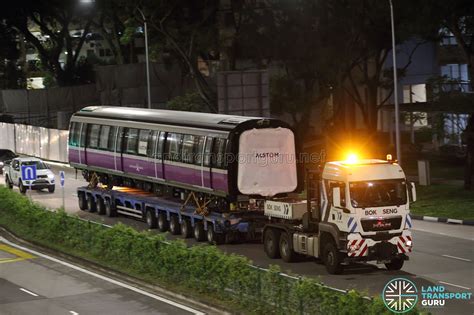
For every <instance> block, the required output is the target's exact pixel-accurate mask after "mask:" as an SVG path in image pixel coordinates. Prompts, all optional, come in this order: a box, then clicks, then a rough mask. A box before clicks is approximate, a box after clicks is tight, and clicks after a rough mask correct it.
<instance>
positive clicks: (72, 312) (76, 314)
mask: <svg viewBox="0 0 474 315" xmlns="http://www.w3.org/2000/svg"><path fill="white" fill-rule="evenodd" d="M69 313H71V314H72V315H79V313H78V312H74V311H69Z"/></svg>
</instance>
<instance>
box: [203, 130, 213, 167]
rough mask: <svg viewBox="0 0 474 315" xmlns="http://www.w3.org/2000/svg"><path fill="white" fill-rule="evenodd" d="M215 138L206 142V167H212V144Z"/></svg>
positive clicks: (204, 157) (204, 162)
mask: <svg viewBox="0 0 474 315" xmlns="http://www.w3.org/2000/svg"><path fill="white" fill-rule="evenodd" d="M213 140H214V138H211V137H208V138H207V140H206V147H205V148H204V156H203V157H202V158H203V160H204V161H203V164H204V166H211V160H212V159H211V156H212V142H213Z"/></svg>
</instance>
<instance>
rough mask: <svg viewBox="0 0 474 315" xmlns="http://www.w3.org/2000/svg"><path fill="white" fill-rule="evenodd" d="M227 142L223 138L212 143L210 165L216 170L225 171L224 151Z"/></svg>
mask: <svg viewBox="0 0 474 315" xmlns="http://www.w3.org/2000/svg"><path fill="white" fill-rule="evenodd" d="M226 144H227V140H226V139H223V138H216V140H215V141H214V146H213V150H212V157H213V161H212V165H213V166H214V167H217V168H222V169H225V167H226V160H225V149H226Z"/></svg>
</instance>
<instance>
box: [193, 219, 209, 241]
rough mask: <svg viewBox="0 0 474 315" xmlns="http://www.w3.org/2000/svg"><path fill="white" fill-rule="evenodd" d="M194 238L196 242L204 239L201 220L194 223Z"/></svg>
mask: <svg viewBox="0 0 474 315" xmlns="http://www.w3.org/2000/svg"><path fill="white" fill-rule="evenodd" d="M194 239H195V240H196V241H198V242H202V241H204V240H205V239H206V233H205V231H204V224H203V223H202V222H196V223H195V224H194Z"/></svg>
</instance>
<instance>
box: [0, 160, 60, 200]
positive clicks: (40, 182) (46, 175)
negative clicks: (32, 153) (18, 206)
mask: <svg viewBox="0 0 474 315" xmlns="http://www.w3.org/2000/svg"><path fill="white" fill-rule="evenodd" d="M23 165H35V166H36V179H34V180H26V179H23V178H22V175H21V167H22V166H23ZM4 170H5V185H6V186H7V187H8V188H10V189H11V188H13V186H18V188H19V189H20V192H21V193H22V194H24V193H26V191H27V190H28V189H31V190H40V189H44V188H47V189H48V191H49V192H50V193H53V192H54V190H55V181H54V173H53V172H52V171H51V170H50V169H49V167H48V166H47V165H46V164H45V163H44V162H43V161H42V160H40V159H38V158H34V157H17V158H14V159H13V160H11V162H9V163H8V164H6V165H5V166H4Z"/></svg>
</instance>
